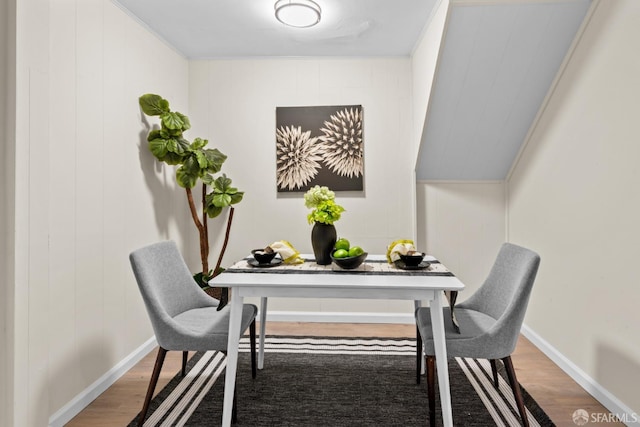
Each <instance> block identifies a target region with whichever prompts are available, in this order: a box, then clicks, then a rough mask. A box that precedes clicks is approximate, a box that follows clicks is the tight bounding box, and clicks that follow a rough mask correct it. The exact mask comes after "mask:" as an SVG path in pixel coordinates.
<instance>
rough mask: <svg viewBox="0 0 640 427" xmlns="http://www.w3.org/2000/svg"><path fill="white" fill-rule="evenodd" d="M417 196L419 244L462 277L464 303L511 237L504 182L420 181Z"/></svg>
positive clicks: (461, 295)
mask: <svg viewBox="0 0 640 427" xmlns="http://www.w3.org/2000/svg"><path fill="white" fill-rule="evenodd" d="M417 194H418V196H417V199H418V202H417V216H418V218H420V219H421V221H419V222H418V238H417V240H416V241H417V244H418V247H419V248H420V249H421V250H423V251H425V252H427V253H430V254H433V255H435V256H436V257H437V258H438V259H440V261H442V262H443V263H444V264H445V265H446V266H447V267H449V268H450V269H451V270H452V271H454V272H455V274H456V276H458V277H459V278H460V280H462V282H463V283H464V284H465V285H466V288H465V290H464V292H462V293H461V294H460V300H461V301H462V300H464V299H466V298H467V297H468V296H469V295H471V294H472V293H473V292H474V291H475V290H476V289H478V287H479V286H480V285H481V284H482V282H483V281H484V279H485V278H486V276H487V274H488V273H489V270H490V269H491V266H492V265H493V262H494V261H495V257H496V255H497V254H498V250H499V249H500V245H502V243H504V241H505V220H506V218H505V190H504V183H503V182H502V181H495V182H492V181H485V182H480V181H477V182H476V181H470V182H444V181H442V182H438V181H419V182H418V185H417Z"/></svg>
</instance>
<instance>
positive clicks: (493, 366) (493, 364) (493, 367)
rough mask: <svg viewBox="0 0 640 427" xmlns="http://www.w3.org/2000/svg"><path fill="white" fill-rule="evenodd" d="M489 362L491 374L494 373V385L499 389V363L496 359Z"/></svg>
mask: <svg viewBox="0 0 640 427" xmlns="http://www.w3.org/2000/svg"><path fill="white" fill-rule="evenodd" d="M489 362H490V363H491V372H492V373H493V385H494V386H495V387H496V388H498V387H499V383H498V363H497V361H496V359H491V360H489Z"/></svg>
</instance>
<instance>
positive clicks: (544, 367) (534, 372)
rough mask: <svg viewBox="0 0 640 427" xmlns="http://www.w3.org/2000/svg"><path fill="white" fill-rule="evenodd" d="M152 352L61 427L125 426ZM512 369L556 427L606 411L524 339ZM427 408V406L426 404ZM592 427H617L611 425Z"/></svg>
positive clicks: (319, 331) (296, 327)
mask: <svg viewBox="0 0 640 427" xmlns="http://www.w3.org/2000/svg"><path fill="white" fill-rule="evenodd" d="M267 334H272V335H301V336H304V335H316V336H353V337H368V336H374V337H414V336H415V326H413V325H394V324H344V323H291V322H269V323H267ZM155 358H156V351H153V352H152V353H150V354H149V355H147V356H146V357H145V358H144V359H143V360H142V361H140V362H139V363H138V364H137V365H136V366H134V367H133V368H132V369H131V370H129V372H127V373H126V374H125V375H124V376H122V377H121V378H120V379H119V380H118V381H116V383H115V384H113V385H112V386H111V387H110V388H109V389H108V390H107V391H106V392H104V393H103V394H102V395H100V396H99V397H98V398H97V399H96V400H94V401H93V402H92V403H91V404H90V405H89V406H88V407H87V408H85V409H84V410H83V411H82V412H81V413H80V414H78V415H77V416H76V417H75V418H74V419H73V420H71V421H70V422H69V423H67V424H66V426H68V427H111V426H126V425H127V424H128V423H129V422H130V421H131V420H132V419H133V418H134V417H135V416H136V414H137V413H138V412H139V411H140V409H141V407H142V401H143V399H144V395H145V393H146V391H147V386H148V384H149V377H150V375H151V371H152V370H153V365H154V362H155ZM512 359H513V364H514V366H515V368H516V374H517V376H518V380H519V382H520V383H521V384H522V385H523V386H524V388H525V389H526V390H527V391H528V392H529V393H530V394H531V395H532V396H533V398H534V399H535V400H536V401H537V402H538V404H539V405H540V406H541V407H542V408H543V409H544V410H545V412H546V413H547V414H548V415H549V417H550V418H551V419H552V420H553V422H554V423H555V424H556V425H557V426H559V427H563V426H566V427H570V426H574V427H575V425H576V424H575V423H574V422H573V420H572V415H573V412H574V411H576V410H578V409H584V410H586V411H587V412H588V413H589V414H605V413H608V411H607V410H606V409H605V408H604V407H603V406H602V405H601V404H600V403H598V402H597V401H596V400H595V399H594V398H593V397H591V396H590V395H589V394H588V393H587V392H585V391H584V390H583V389H582V388H581V387H580V386H579V385H578V384H577V383H575V382H574V381H573V380H572V379H571V378H570V377H568V376H567V375H566V374H565V373H564V372H562V370H560V368H558V367H557V366H556V365H555V364H554V363H553V362H552V361H551V360H549V359H548V358H547V357H546V356H545V355H544V354H542V353H541V352H540V351H539V350H538V349H537V348H536V347H535V346H534V345H533V344H531V343H530V342H529V341H528V340H527V339H526V338H524V337H522V336H521V337H520V340H519V342H518V346H517V348H516V351H515V353H514V354H513V355H512ZM180 364H181V353H180V352H176V351H174V352H169V353H167V358H166V360H165V363H164V367H163V369H162V374H161V375H160V379H159V380H158V386H157V387H156V392H157V391H159V390H161V389H162V388H163V387H164V386H165V385H166V383H167V382H169V380H171V378H173V376H174V375H175V374H176V373H177V372H178V371H179V370H180ZM425 404H426V403H425ZM588 425H589V426H592V425H607V426H616V425H618V426H621V425H623V424H621V423H620V424H615V423H604V422H603V423H600V424H598V423H595V422H594V423H592V422H589V424H588Z"/></svg>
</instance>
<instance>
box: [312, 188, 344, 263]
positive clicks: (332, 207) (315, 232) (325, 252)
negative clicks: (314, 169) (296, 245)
mask: <svg viewBox="0 0 640 427" xmlns="http://www.w3.org/2000/svg"><path fill="white" fill-rule="evenodd" d="M335 199H336V195H335V193H334V192H333V191H331V190H329V188H328V187H325V186H322V187H320V186H319V185H316V186H315V187H312V188H310V189H309V190H308V191H307V192H306V193H305V195H304V204H305V206H306V207H308V208H310V209H312V211H311V213H310V214H309V215H307V221H308V222H309V224H313V229H312V230H311V246H312V247H313V254H314V255H315V257H316V263H318V264H320V265H328V264H331V252H332V250H333V246H334V245H335V243H336V238H337V236H338V235H337V232H336V228H335V226H334V225H333V223H334V222H336V221H337V220H339V219H340V216H341V215H342V212H344V208H343V207H342V206H340V205H339V204H337V203H336V201H335Z"/></svg>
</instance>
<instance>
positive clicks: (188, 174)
mask: <svg viewBox="0 0 640 427" xmlns="http://www.w3.org/2000/svg"><path fill="white" fill-rule="evenodd" d="M138 101H139V104H140V108H142V111H143V112H144V113H145V114H146V115H147V116H158V117H159V119H160V129H153V130H151V131H150V132H149V135H148V136H147V141H148V144H149V145H148V146H149V150H150V151H151V153H152V154H153V155H154V156H155V157H156V159H158V160H159V161H161V162H163V163H166V164H168V165H172V166H177V169H176V182H177V183H178V185H179V186H180V187H183V188H184V189H185V191H186V195H187V202H188V204H189V210H190V212H191V218H192V219H193V223H194V224H195V226H196V228H197V229H198V235H199V237H200V260H201V262H202V271H201V272H199V273H197V274H195V275H194V279H195V280H196V282H198V284H199V285H200V286H201V287H202V288H203V289H205V290H206V289H207V288H208V284H207V283H208V280H209V279H210V278H211V277H214V276H216V275H217V274H219V273H220V271H221V270H222V268H221V267H220V264H221V263H222V258H223V257H224V252H225V250H226V248H227V243H228V241H229V235H230V231H231V224H232V221H233V212H234V207H233V205H235V204H237V203H239V202H240V201H241V200H242V197H243V195H244V192H242V191H238V189H237V188H235V187H232V186H231V179H229V178H228V177H227V176H226V175H225V174H222V175H219V176H217V177H215V176H214V175H215V174H217V173H219V172H220V170H221V169H222V164H223V163H224V161H225V160H226V159H227V156H225V155H224V154H222V153H221V152H220V151H219V150H218V149H216V148H206V147H207V144H208V141H207V140H206V139H202V138H196V139H194V140H193V142H189V141H188V140H187V139H185V137H184V132H185V131H187V130H188V129H189V128H190V127H191V123H190V122H189V118H188V117H187V116H185V115H184V114H182V113H180V112H178V111H171V109H170V108H169V101H167V100H166V99H164V98H162V97H161V96H160V95H155V94H150V93H149V94H145V95H142V96H141V97H140V98H139V100H138ZM198 183H200V184H201V203H202V206H201V207H200V210H199V209H198V207H197V206H196V202H195V200H194V197H193V191H192V189H193V188H194V187H196V185H198ZM209 190H211V191H209ZM227 207H229V208H230V209H229V216H228V217H227V227H226V233H225V238H224V241H223V244H222V248H221V250H220V253H219V255H218V260H217V262H216V266H215V268H213V269H210V268H209V228H208V225H207V218H215V217H217V216H219V215H220V214H221V213H222V211H223V210H224V209H225V208H227ZM225 291H226V289H225ZM221 297H222V298H221V300H222V302H221V306H222V305H224V303H225V302H226V301H225V300H226V296H225V295H221Z"/></svg>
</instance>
